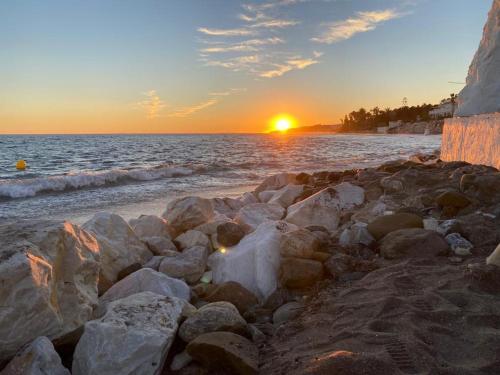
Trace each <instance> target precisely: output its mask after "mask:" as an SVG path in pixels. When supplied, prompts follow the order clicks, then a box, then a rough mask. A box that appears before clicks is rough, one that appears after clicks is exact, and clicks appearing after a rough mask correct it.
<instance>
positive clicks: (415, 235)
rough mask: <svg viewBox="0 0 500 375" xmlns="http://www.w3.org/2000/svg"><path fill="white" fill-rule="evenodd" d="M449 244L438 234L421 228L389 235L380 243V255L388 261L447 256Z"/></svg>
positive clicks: (398, 231)
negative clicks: (403, 258) (404, 258)
mask: <svg viewBox="0 0 500 375" xmlns="http://www.w3.org/2000/svg"><path fill="white" fill-rule="evenodd" d="M448 250H449V246H448V243H447V242H446V241H445V239H444V238H443V237H442V236H441V235H439V234H438V233H436V232H434V231H431V230H425V229H420V228H412V229H400V230H397V231H394V232H391V233H389V234H388V235H387V236H385V237H384V239H383V240H382V242H381V243H380V254H381V255H382V256H383V257H384V258H387V259H398V258H402V257H433V256H438V255H445V254H446V253H447V252H448Z"/></svg>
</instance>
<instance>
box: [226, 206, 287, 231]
mask: <svg viewBox="0 0 500 375" xmlns="http://www.w3.org/2000/svg"><path fill="white" fill-rule="evenodd" d="M284 214H285V210H284V208H283V207H281V206H280V205H277V204H267V203H253V204H249V205H246V206H245V207H243V208H242V209H241V210H240V211H239V212H238V213H237V214H236V216H235V218H234V221H235V222H236V223H237V224H239V225H241V226H242V227H243V229H245V231H246V232H247V233H250V232H253V231H254V230H255V229H256V228H257V227H258V226H259V225H260V224H262V223H263V222H265V221H275V220H280V219H281V218H282V217H283V215H284Z"/></svg>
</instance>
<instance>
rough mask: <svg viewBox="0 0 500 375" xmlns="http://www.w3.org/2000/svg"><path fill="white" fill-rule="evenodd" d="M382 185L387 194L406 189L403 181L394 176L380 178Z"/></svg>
mask: <svg viewBox="0 0 500 375" xmlns="http://www.w3.org/2000/svg"><path fill="white" fill-rule="evenodd" d="M380 186H381V187H382V188H383V189H384V192H385V193H386V194H392V193H399V192H401V191H403V190H404V185H403V182H402V181H401V180H399V179H397V178H395V177H393V176H388V177H384V178H382V179H381V180H380Z"/></svg>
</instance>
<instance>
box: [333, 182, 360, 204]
mask: <svg viewBox="0 0 500 375" xmlns="http://www.w3.org/2000/svg"><path fill="white" fill-rule="evenodd" d="M333 189H335V191H336V192H337V196H338V199H339V201H340V208H341V209H343V210H346V209H351V208H354V207H356V206H359V205H360V204H363V202H364V201H365V190H364V189H363V188H361V187H359V186H356V185H352V184H350V183H348V182H342V183H341V184H338V185H336V186H334V187H333Z"/></svg>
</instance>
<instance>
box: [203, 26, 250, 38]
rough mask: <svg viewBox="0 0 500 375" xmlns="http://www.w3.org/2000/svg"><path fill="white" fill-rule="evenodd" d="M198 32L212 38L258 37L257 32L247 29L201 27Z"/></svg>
mask: <svg viewBox="0 0 500 375" xmlns="http://www.w3.org/2000/svg"><path fill="white" fill-rule="evenodd" d="M198 31H199V32H200V33H202V34H206V35H211V36H248V35H256V34H257V32H256V31H254V30H249V29H245V28H241V29H210V28H207V27H199V28H198Z"/></svg>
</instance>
